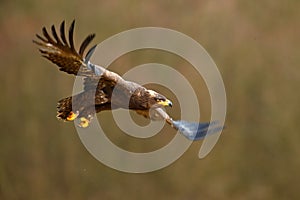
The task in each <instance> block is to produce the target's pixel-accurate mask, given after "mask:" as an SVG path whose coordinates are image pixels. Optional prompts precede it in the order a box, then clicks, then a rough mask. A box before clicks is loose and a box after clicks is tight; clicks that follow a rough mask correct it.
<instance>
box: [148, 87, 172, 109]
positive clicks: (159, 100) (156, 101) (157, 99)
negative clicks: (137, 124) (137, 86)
mask: <svg viewBox="0 0 300 200" xmlns="http://www.w3.org/2000/svg"><path fill="white" fill-rule="evenodd" d="M147 91H148V93H149V95H150V98H151V100H152V101H151V102H153V105H159V106H165V107H167V106H169V107H172V105H173V104H172V102H171V101H170V100H169V99H167V98H166V97H165V96H163V95H161V94H159V93H157V92H155V91H153V90H147Z"/></svg>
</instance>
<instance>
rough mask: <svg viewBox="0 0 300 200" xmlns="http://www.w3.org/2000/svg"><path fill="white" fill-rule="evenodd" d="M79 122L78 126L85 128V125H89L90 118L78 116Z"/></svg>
mask: <svg viewBox="0 0 300 200" xmlns="http://www.w3.org/2000/svg"><path fill="white" fill-rule="evenodd" d="M80 121H81V122H80V124H79V126H80V127H82V128H86V127H88V126H89V124H90V120H88V119H87V118H85V117H81V118H80Z"/></svg>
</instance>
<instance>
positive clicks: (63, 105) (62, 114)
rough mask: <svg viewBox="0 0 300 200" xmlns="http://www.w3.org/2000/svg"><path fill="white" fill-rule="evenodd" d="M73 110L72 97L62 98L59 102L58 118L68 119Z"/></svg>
mask: <svg viewBox="0 0 300 200" xmlns="http://www.w3.org/2000/svg"><path fill="white" fill-rule="evenodd" d="M71 112H72V97H67V98H64V99H61V100H59V101H58V103H57V118H59V119H62V120H67V118H68V116H69V115H70V114H71Z"/></svg>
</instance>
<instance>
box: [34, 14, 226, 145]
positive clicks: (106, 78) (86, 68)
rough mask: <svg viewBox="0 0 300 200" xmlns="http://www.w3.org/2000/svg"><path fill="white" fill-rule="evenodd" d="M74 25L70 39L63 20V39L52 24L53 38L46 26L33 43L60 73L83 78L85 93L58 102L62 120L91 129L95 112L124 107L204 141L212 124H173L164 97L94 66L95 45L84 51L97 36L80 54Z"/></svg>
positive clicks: (61, 28) (86, 41)
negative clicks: (77, 120) (90, 124)
mask: <svg viewBox="0 0 300 200" xmlns="http://www.w3.org/2000/svg"><path fill="white" fill-rule="evenodd" d="M74 26H75V20H74V21H73V22H72V24H71V26H70V28H69V33H68V39H67V37H66V34H65V22H64V21H63V22H62V23H61V25H60V31H59V32H60V34H59V35H60V36H59V35H58V33H57V31H56V28H55V26H54V25H52V26H51V33H52V35H50V34H49V33H48V31H47V29H46V28H45V27H43V29H42V33H43V36H40V35H38V34H36V37H37V38H38V39H39V40H33V42H34V43H35V44H37V45H39V46H40V48H39V51H40V53H41V54H42V56H43V57H45V58H47V59H48V60H50V61H51V62H53V63H54V64H56V65H57V66H58V67H59V70H61V71H64V72H66V73H68V74H73V75H75V76H81V77H83V78H84V91H83V92H81V93H79V94H76V95H74V96H70V97H66V98H64V99H61V100H59V101H58V104H57V117H58V118H59V119H62V120H65V121H73V120H75V119H76V118H78V119H79V124H78V125H79V126H80V127H84V128H85V127H88V126H89V123H90V122H91V119H92V118H93V116H94V115H95V114H96V113H98V112H101V111H104V110H111V109H117V108H123V109H130V110H134V111H136V112H137V113H138V114H140V115H142V116H144V117H146V118H150V119H152V120H165V121H166V122H167V123H168V124H170V125H171V126H172V127H174V128H175V129H176V130H179V132H180V133H182V134H183V135H184V136H186V137H187V138H188V139H190V140H198V139H201V138H203V137H204V136H205V135H206V134H207V132H208V131H207V130H208V127H209V125H210V124H212V123H194V122H186V121H181V120H180V121H174V120H173V119H172V118H171V117H170V116H169V115H168V114H167V113H166V112H165V111H164V110H163V109H162V107H164V106H170V107H172V102H171V101H170V100H168V99H167V98H166V97H165V96H163V95H162V94H159V93H157V92H155V91H153V90H148V89H147V88H145V87H143V86H141V85H139V84H137V83H134V82H130V81H126V80H124V79H123V78H122V77H121V76H119V75H118V74H116V73H114V72H111V71H109V70H107V69H105V68H103V67H101V66H97V65H95V64H93V63H91V62H90V61H89V60H90V58H91V56H92V54H93V52H94V50H95V47H96V45H94V46H93V47H92V48H90V49H89V51H88V52H87V53H86V54H85V53H84V52H85V50H86V48H87V46H88V45H89V44H90V42H91V41H92V40H93V39H94V37H95V34H90V35H88V36H87V37H86V38H85V40H84V41H83V42H82V43H81V45H80V48H79V50H78V51H77V50H76V49H75V46H74V40H73V34H74ZM150 111H151V112H150ZM95 112H96V113H95ZM220 129H222V127H217V128H215V129H213V132H216V131H217V130H220Z"/></svg>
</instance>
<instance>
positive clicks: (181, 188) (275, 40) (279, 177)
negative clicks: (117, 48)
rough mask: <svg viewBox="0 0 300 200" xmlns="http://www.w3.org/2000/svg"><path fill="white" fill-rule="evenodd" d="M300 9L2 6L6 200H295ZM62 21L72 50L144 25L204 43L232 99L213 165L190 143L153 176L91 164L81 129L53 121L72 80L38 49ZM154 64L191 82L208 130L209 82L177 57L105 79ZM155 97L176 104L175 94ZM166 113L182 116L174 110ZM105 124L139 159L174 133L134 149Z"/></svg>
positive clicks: (148, 55) (221, 4)
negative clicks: (44, 34)
mask: <svg viewBox="0 0 300 200" xmlns="http://www.w3.org/2000/svg"><path fill="white" fill-rule="evenodd" d="M299 8H300V1H296V0H286V1H273V0H263V1H259V0H254V1H241V0H228V1H215V0H212V1H203V0H201V1H171V0H169V1H147V2H141V1H135V0H125V1H115V0H112V1H99V0H92V1H83V0H81V1H57V0H52V1H35V0H25V1H21V0H15V1H9V0H1V1H0V59H1V71H2V73H0V81H1V82H0V83H1V84H0V90H1V92H2V95H1V98H0V108H1V115H0V125H1V138H0V199H121V198H122V199H154V198H156V199H299V198H300V192H299V186H300V176H299V174H298V173H299V172H298V171H299V169H300V156H299V155H300V148H299V142H300V135H299V129H300V123H299V122H297V120H299V118H300V106H299V102H300V93H299V86H300V69H299V64H300V37H299V36H300V26H299V19H300V12H299ZM64 19H65V20H66V22H67V24H70V22H71V20H73V19H76V25H77V27H76V29H75V31H76V32H75V42H76V41H77V42H76V44H77V45H78V44H79V41H82V39H83V37H85V36H86V34H88V33H91V32H95V33H96V34H97V37H96V40H95V42H101V41H103V40H105V39H106V38H108V37H110V36H112V35H114V34H116V33H119V32H121V31H124V30H127V29H130V28H136V27H143V26H159V27H166V28H171V29H174V30H177V31H180V32H183V33H185V34H187V35H189V36H191V37H192V38H194V39H195V40H196V41H198V42H199V43H200V44H202V45H203V46H204V47H205V49H206V50H207V51H208V53H209V54H210V55H211V57H212V58H213V59H214V61H215V62H216V64H217V66H218V67H219V70H220V72H221V74H222V76H223V79H224V83H225V87H226V92H227V100H228V110H227V120H226V126H227V128H226V131H225V132H224V133H223V134H222V135H221V137H220V139H219V141H218V143H217V145H216V146H215V148H214V149H213V151H212V152H211V153H210V154H209V156H207V157H206V158H205V159H203V160H199V159H198V157H197V155H198V151H199V148H200V145H201V142H195V143H194V144H193V145H192V146H191V147H190V148H189V150H188V151H187V152H186V153H185V154H184V155H183V156H182V157H181V158H180V159H179V160H177V161H176V162H175V163H173V164H172V165H171V166H169V167H167V168H164V169H162V170H159V171H156V172H152V173H147V174H127V173H122V172H118V171H115V170H113V169H110V168H108V167H106V166H104V165H103V164H101V163H100V162H98V161H97V160H96V159H94V158H93V157H92V155H91V154H89V152H88V151H87V150H86V149H85V147H84V146H83V144H82V143H81V141H80V139H79V137H78V135H77V133H76V130H75V128H74V125H73V124H72V123H63V122H61V121H58V120H57V119H56V118H55V115H56V109H55V107H56V101H57V100H58V99H60V98H62V97H64V96H68V95H70V94H71V91H72V87H73V81H74V79H73V77H72V76H69V75H66V74H64V73H62V72H58V70H57V68H56V67H55V66H54V65H52V64H51V63H50V62H48V61H46V60H44V59H43V58H41V57H40V55H39V53H38V51H37V48H36V46H34V44H33V43H32V39H33V38H34V35H35V33H41V28H42V27H43V26H47V27H50V25H52V24H57V25H59V24H60V22H61V21H62V20H64ZM147 62H159V63H163V64H168V65H170V66H173V67H174V68H175V69H177V70H178V71H180V72H181V73H183V74H184V75H185V76H186V77H188V78H189V80H192V81H191V82H192V84H193V87H194V88H195V90H196V91H199V92H198V94H197V95H198V98H199V101H200V102H201V105H200V107H201V110H203V120H207V119H209V117H210V108H209V106H210V102H209V98H208V93H207V89H206V87H205V85H204V83H203V81H202V79H201V78H199V77H197V76H195V73H193V72H194V71H193V69H192V67H191V66H189V64H188V63H187V62H185V61H184V60H182V59H180V58H178V57H177V56H175V55H171V54H168V53H161V52H157V51H150V50H149V51H147V50H146V51H141V52H134V53H130V54H128V55H124V56H122V57H121V58H120V59H118V60H116V61H115V62H114V63H113V64H112V66H110V69H112V70H114V71H115V72H118V73H121V74H122V73H125V72H126V71H127V70H129V69H130V68H132V67H133V66H135V65H137V64H142V63H147ZM166 77H167V75H166ZM169 78H170V77H169ZM153 87H155V86H153ZM177 87H180V84H179V83H178V84H177ZM159 91H160V92H161V93H165V94H168V96H171V99H174V101H175V105H176V102H177V100H176V97H174V95H173V94H172V93H171V92H170V91H169V90H168V89H166V88H159ZM168 111H169V112H170V113H171V114H172V116H175V117H178V116H180V110H179V109H178V108H176V107H175V106H174V108H173V109H172V110H168ZM132 115H133V118H138V117H136V116H135V115H134V114H132ZM98 117H99V119H100V121H101V122H104V123H105V124H106V129H107V130H109V133H110V134H109V137H110V138H111V139H112V140H113V141H114V143H116V144H117V145H119V146H121V147H122V148H125V149H129V150H132V151H137V152H139V151H145V152H146V151H149V150H151V149H157V148H160V147H162V146H164V145H165V144H166V143H167V142H168V141H170V140H171V139H172V137H173V135H174V134H175V132H174V131H173V130H172V129H168V128H166V129H164V134H159V135H157V136H155V137H154V138H151V139H149V142H148V140H147V141H144V140H138V139H133V138H131V137H128V136H124V134H122V132H121V131H120V130H118V129H117V128H116V127H115V124H114V122H113V121H112V119H111V115H110V113H100V114H98ZM175 117H174V118H175ZM137 120H139V119H137ZM140 123H143V121H142V122H140Z"/></svg>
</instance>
